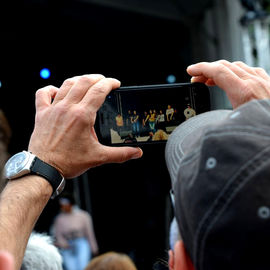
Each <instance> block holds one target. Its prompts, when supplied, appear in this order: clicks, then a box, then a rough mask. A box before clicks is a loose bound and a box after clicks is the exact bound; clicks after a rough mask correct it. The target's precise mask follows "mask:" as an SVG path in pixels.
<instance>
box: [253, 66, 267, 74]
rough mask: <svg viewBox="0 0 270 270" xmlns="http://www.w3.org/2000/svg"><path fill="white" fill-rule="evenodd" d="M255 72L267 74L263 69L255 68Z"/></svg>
mask: <svg viewBox="0 0 270 270" xmlns="http://www.w3.org/2000/svg"><path fill="white" fill-rule="evenodd" d="M254 70H255V72H258V73H265V70H264V69H263V68H261V67H255V68H254Z"/></svg>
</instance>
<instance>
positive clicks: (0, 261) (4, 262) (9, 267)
mask: <svg viewBox="0 0 270 270" xmlns="http://www.w3.org/2000/svg"><path fill="white" fill-rule="evenodd" d="M0 269H1V270H2V269H3V270H13V269H14V259H13V257H12V256H11V254H10V253H8V252H6V251H0Z"/></svg>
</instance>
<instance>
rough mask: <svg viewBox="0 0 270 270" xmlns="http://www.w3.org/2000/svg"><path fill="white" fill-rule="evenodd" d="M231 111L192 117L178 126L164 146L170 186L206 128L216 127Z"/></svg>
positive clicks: (206, 113)
mask: <svg viewBox="0 0 270 270" xmlns="http://www.w3.org/2000/svg"><path fill="white" fill-rule="evenodd" d="M231 112H232V111H231V110H214V111H209V112H205V113H202V114H199V115H197V116H194V117H192V118H190V119H188V120H187V121H185V122H183V123H182V124H181V125H179V126H178V127H177V128H176V129H175V130H174V131H173V133H172V134H171V135H170V137H169V139H168V142H167V144H166V150H165V159H166V164H167V168H168V171H169V174H170V176H171V181H172V184H173V183H174V181H176V179H177V175H178V168H179V167H180V164H181V161H182V160H183V158H184V157H185V156H186V155H187V154H189V153H190V152H192V151H194V150H196V147H197V145H198V142H199V140H200V138H201V136H202V134H203V132H204V130H205V128H206V127H209V126H212V125H218V124H220V122H221V121H222V120H224V119H225V118H226V117H227V116H228V115H229V114H230V113H231Z"/></svg>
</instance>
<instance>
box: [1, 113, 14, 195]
mask: <svg viewBox="0 0 270 270" xmlns="http://www.w3.org/2000/svg"><path fill="white" fill-rule="evenodd" d="M10 137H11V128H10V126H9V123H8V121H7V118H6V117H5V115H4V113H3V111H2V110H0V193H1V191H2V190H3V188H4V187H5V185H6V182H7V181H6V180H5V179H4V177H3V169H4V166H5V163H6V161H7V160H8V157H9V154H8V144H9V141H10Z"/></svg>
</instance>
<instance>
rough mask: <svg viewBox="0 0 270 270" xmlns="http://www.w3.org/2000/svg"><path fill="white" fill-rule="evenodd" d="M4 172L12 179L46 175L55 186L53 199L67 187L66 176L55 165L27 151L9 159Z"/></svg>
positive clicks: (53, 186)
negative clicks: (28, 175) (31, 175)
mask: <svg viewBox="0 0 270 270" xmlns="http://www.w3.org/2000/svg"><path fill="white" fill-rule="evenodd" d="M4 174H5V177H6V178H7V179H10V180H12V179H16V178H19V177H21V176H23V175H27V174H36V175H40V176H42V177H44V178H45V179H46V180H47V181H48V182H49V183H50V184H51V186H52V188H53V194H52V196H51V199H54V198H55V197H56V196H57V195H59V194H60V193H61V192H62V191H63V189H64V187H65V178H64V177H63V176H62V175H61V174H60V173H59V172H58V171H57V170H56V169H55V168H54V167H53V166H51V165H49V164H48V163H45V162H44V161H42V160H40V159H39V158H38V157H37V156H35V155H33V154H32V153H30V152H27V151H22V152H19V153H17V154H16V155H14V156H12V157H11V158H10V159H9V160H8V161H7V163H6V165H5V168H4Z"/></svg>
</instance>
